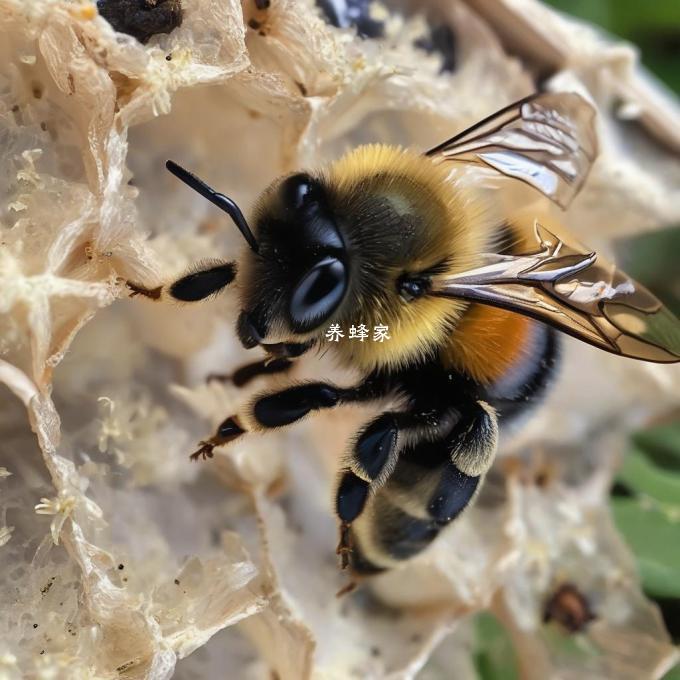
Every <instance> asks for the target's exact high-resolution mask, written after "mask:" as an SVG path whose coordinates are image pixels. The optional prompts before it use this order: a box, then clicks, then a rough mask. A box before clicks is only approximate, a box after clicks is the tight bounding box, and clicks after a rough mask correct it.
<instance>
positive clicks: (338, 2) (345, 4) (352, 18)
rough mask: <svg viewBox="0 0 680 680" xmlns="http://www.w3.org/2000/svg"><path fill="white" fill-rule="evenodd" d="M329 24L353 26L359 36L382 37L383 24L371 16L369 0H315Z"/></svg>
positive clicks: (344, 26)
mask: <svg viewBox="0 0 680 680" xmlns="http://www.w3.org/2000/svg"><path fill="white" fill-rule="evenodd" d="M316 4H317V6H318V7H319V9H321V11H322V12H323V13H324V16H325V17H326V19H327V20H328V22H329V23H330V24H332V25H333V26H337V27H338V28H349V27H351V26H355V27H356V29H357V33H358V35H359V37H361V38H382V37H383V36H384V35H385V25H384V24H383V23H382V21H376V20H375V19H373V18H371V11H370V9H371V0H316Z"/></svg>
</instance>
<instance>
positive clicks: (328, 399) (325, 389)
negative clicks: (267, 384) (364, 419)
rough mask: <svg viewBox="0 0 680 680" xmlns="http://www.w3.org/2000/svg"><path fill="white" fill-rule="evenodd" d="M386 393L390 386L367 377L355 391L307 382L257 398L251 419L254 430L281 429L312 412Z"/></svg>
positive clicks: (375, 397)
mask: <svg viewBox="0 0 680 680" xmlns="http://www.w3.org/2000/svg"><path fill="white" fill-rule="evenodd" d="M389 390H390V385H389V383H388V382H387V381H386V380H385V379H384V378H382V377H375V376H369V377H368V378H367V379H366V380H365V381H364V382H362V383H360V384H359V385H357V386H355V387H338V386H337V385H332V384H330V383H322V382H306V383H302V384H300V385H294V386H293V387H288V388H286V389H284V390H281V391H279V392H274V393H271V394H265V395H259V397H257V398H256V399H255V401H254V403H253V405H252V416H253V419H254V421H255V424H256V426H257V427H261V428H264V429H269V428H276V427H284V426H286V425H291V424H292V423H294V422H296V421H298V420H300V419H301V418H304V417H305V416H306V415H307V414H309V413H310V412H311V411H318V410H321V409H326V408H334V407H335V406H339V405H340V404H349V403H352V402H360V401H371V400H373V399H379V398H380V397H383V396H385V394H386V393H387V392H389Z"/></svg>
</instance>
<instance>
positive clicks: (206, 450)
mask: <svg viewBox="0 0 680 680" xmlns="http://www.w3.org/2000/svg"><path fill="white" fill-rule="evenodd" d="M199 445H200V448H199V449H198V450H197V451H194V452H193V453H192V454H191V455H190V456H189V458H190V459H191V460H198V459H199V458H203V460H208V458H212V457H213V449H214V448H215V446H216V445H215V444H213V443H211V442H199Z"/></svg>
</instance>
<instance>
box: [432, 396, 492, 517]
mask: <svg viewBox="0 0 680 680" xmlns="http://www.w3.org/2000/svg"><path fill="white" fill-rule="evenodd" d="M476 406H477V408H476V409H474V411H473V412H472V413H468V414H467V415H468V418H467V419H466V420H467V426H466V427H465V428H462V429H461V428H457V431H456V432H455V433H454V436H453V437H451V438H449V439H448V440H447V442H446V444H447V447H449V460H448V461H447V463H446V465H444V467H443V469H442V471H441V479H440V482H439V484H438V485H437V486H436V487H435V490H434V492H433V493H432V495H431V497H430V501H429V503H428V506H427V511H428V514H429V515H430V516H431V517H432V518H433V519H434V520H435V521H436V522H437V523H439V524H448V523H449V522H450V521H451V520H453V519H455V518H456V517H457V516H458V515H459V514H460V513H461V512H462V511H463V510H464V509H465V508H466V507H467V505H469V503H470V502H471V500H472V498H473V497H474V496H475V494H476V492H477V489H478V488H479V482H480V481H481V479H482V478H483V477H484V475H485V474H486V473H487V471H488V470H489V468H490V467H491V464H492V463H493V460H494V457H495V455H496V447H497V443H498V422H497V420H496V414H495V411H494V410H493V409H492V408H491V407H490V406H489V405H488V404H487V403H486V402H482V401H478V402H477V403H476Z"/></svg>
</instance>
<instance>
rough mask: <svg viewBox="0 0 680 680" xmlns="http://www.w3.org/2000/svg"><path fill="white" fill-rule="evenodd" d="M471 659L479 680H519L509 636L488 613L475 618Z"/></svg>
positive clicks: (515, 658)
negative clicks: (472, 655) (473, 646)
mask: <svg viewBox="0 0 680 680" xmlns="http://www.w3.org/2000/svg"><path fill="white" fill-rule="evenodd" d="M473 659H474V664H475V668H476V669H477V674H478V676H479V680H519V670H518V666H517V656H516V654H515V649H514V647H513V646H512V641H511V639H510V636H509V635H508V633H507V631H506V630H505V628H504V627H503V625H502V624H501V623H500V621H498V619H497V618H496V617H495V616H494V615H493V614H490V613H489V612H482V613H481V614H478V615H477V617H476V618H475V651H474V657H473Z"/></svg>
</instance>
